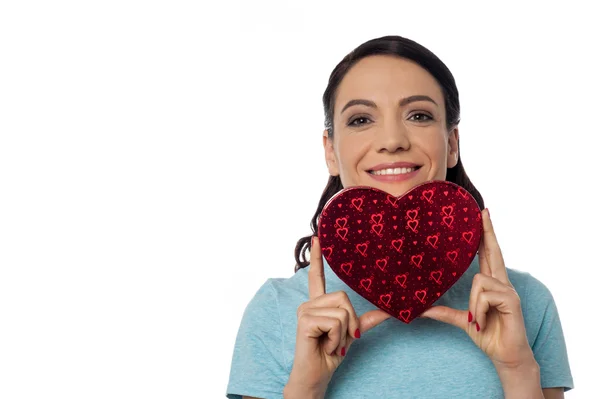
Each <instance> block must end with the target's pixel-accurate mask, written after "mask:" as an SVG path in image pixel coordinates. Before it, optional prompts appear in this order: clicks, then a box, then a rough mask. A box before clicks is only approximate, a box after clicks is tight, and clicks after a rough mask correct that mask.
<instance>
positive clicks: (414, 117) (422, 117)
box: [408, 112, 433, 122]
mask: <svg viewBox="0 0 600 399" xmlns="http://www.w3.org/2000/svg"><path fill="white" fill-rule="evenodd" d="M408 119H409V120H412V121H416V122H425V121H428V120H433V118H432V117H431V116H429V115H427V114H424V113H422V112H418V113H416V114H412V115H411V116H410V118H408Z"/></svg>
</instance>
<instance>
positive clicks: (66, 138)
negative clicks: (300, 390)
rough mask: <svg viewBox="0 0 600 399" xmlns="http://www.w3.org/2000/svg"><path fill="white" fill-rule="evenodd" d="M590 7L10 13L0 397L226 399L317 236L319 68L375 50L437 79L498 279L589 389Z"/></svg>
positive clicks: (3, 18) (596, 65) (175, 7)
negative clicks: (235, 365)
mask: <svg viewBox="0 0 600 399" xmlns="http://www.w3.org/2000/svg"><path fill="white" fill-rule="evenodd" d="M590 3H591V2H590ZM587 4H588V3H587V2H583V1H581V2H578V1H568V2H560V3H559V2H556V3H553V4H552V5H549V4H547V2H546V3H542V2H540V3H539V4H538V3H533V2H531V3H525V2H519V3H517V2H513V3H511V2H506V1H505V2H502V3H498V4H493V5H492V4H489V5H488V4H487V3H485V4H484V3H482V2H460V3H459V2H445V1H438V2H431V1H419V2H416V1H411V2H408V1H370V2H366V1H362V2H358V1H328V2H322V3H321V2H319V3H317V2H306V1H303V2H300V1H296V2H289V1H275V0H273V1H252V2H241V3H237V2H219V4H213V3H210V2H206V3H202V2H193V1H187V2H183V1H169V2H167V1H145V2H142V1H129V0H127V1H126V0H121V1H103V2H76V1H57V2H40V1H37V2H34V1H19V2H3V3H2V5H1V6H0V397H2V398H7V399H13V398H47V397H60V398H106V397H112V398H133V397H136V398H142V397H143V398H219V397H224V395H225V389H226V384H227V380H228V374H229V366H230V361H231V355H232V350H233V344H234V341H235V336H236V333H237V329H238V326H239V322H240V320H241V317H242V313H243V311H244V308H245V307H246V305H247V303H248V301H249V300H250V299H251V298H252V296H253V295H254V293H255V292H256V291H257V290H258V288H259V287H260V286H261V284H263V283H264V282H265V280H266V279H267V278H270V277H289V276H291V275H292V274H293V267H294V257H293V249H294V246H295V244H296V240H297V239H298V238H300V237H301V236H303V235H306V234H309V233H310V230H309V221H310V218H311V216H312V214H313V212H314V210H315V208H316V206H317V201H318V199H319V197H320V194H321V191H322V189H323V188H324V186H325V182H326V180H327V176H328V175H327V170H326V168H325V162H324V158H323V150H322V144H321V134H322V131H323V109H322V104H321V96H322V94H323V91H324V90H325V87H326V84H327V79H328V77H329V73H330V72H331V70H332V69H333V68H334V67H335V65H336V64H337V63H338V62H339V61H340V60H341V59H342V58H343V57H344V56H345V55H346V54H347V53H348V52H350V51H351V50H352V49H353V48H354V47H356V46H358V45H359V44H361V43H362V42H364V41H366V40H369V39H372V38H375V37H379V36H384V35H390V34H392V35H395V34H397V35H402V36H406V37H408V38H411V39H413V40H416V41H417V42H419V43H421V44H423V45H424V46H426V47H428V48H429V49H430V50H432V51H433V52H434V53H436V54H437V55H438V56H439V57H440V58H441V59H442V60H443V61H444V62H445V63H446V64H447V65H448V67H449V68H450V70H451V71H452V72H453V74H454V76H455V78H456V81H457V84H458V88H459V91H460V98H461V105H462V122H461V124H460V133H461V154H462V159H463V162H464V164H465V167H466V170H467V172H468V173H469V175H470V177H471V179H472V180H473V182H474V183H475V184H476V186H477V187H478V188H479V190H480V192H481V193H482V194H483V196H484V198H485V201H486V205H487V206H488V207H489V208H490V211H491V215H492V218H493V221H494V224H495V228H496V233H497V236H498V240H499V242H500V245H501V248H502V250H503V253H504V256H505V260H506V264H507V266H508V267H511V268H515V269H520V270H525V271H528V272H530V273H531V274H533V275H534V276H535V277H537V278H538V279H540V280H541V281H542V282H544V283H545V284H546V285H547V286H548V287H549V288H550V290H551V291H552V293H553V295H554V298H555V300H556V302H557V305H558V308H559V311H560V315H561V319H562V324H563V329H564V332H565V336H566V340H567V347H568V351H569V358H570V362H571V368H572V372H573V375H574V378H575V385H576V388H575V390H573V391H572V392H571V393H569V394H567V397H569V398H589V397H592V396H594V395H595V394H596V391H597V370H598V363H597V361H598V356H599V355H600V351H599V349H598V341H597V336H598V332H597V330H596V327H595V326H596V325H597V320H595V318H596V316H597V312H596V310H595V307H596V305H595V302H596V299H595V298H594V297H595V295H596V292H597V287H598V281H599V279H600V273H599V272H598V268H599V266H600V262H599V260H598V255H597V251H598V239H599V238H600V234H599V233H598V226H599V222H600V217H599V216H598V214H599V210H598V206H599V205H600V201H599V200H598V197H597V193H598V180H599V179H598V176H597V171H596V170H597V168H598V159H599V157H600V153H599V151H600V150H599V144H600V141H599V139H598V136H599V134H600V128H599V123H598V108H599V105H600V101H598V93H599V92H600V79H599V78H598V71H599V70H600V62H599V61H598V54H597V50H596V48H597V38H598V37H600V30H599V29H598V27H597V26H598V25H597V21H596V20H595V17H594V16H595V15H596V14H595V13H594V10H593V9H592V6H589V5H587Z"/></svg>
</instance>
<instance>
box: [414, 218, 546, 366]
mask: <svg viewBox="0 0 600 399" xmlns="http://www.w3.org/2000/svg"><path fill="white" fill-rule="evenodd" d="M482 218H483V238H482V240H481V243H480V246H479V265H480V273H478V274H476V275H475V277H474V278H473V286H472V288H471V296H470V298H469V309H468V310H457V309H452V308H449V307H446V306H434V307H432V308H430V309H428V310H427V311H425V312H424V313H423V314H422V315H421V317H427V318H430V319H435V320H438V321H442V322H445V323H449V324H452V325H454V326H456V327H459V328H461V329H463V330H464V331H466V332H467V334H469V336H470V337H471V339H473V342H475V344H476V345H477V346H478V347H479V348H481V350H483V351H484V352H485V353H486V354H487V355H488V356H489V357H490V359H491V360H492V362H493V363H494V366H496V369H497V370H498V371H499V372H500V371H502V370H514V369H518V368H523V367H528V366H531V365H532V364H535V359H534V357H533V352H532V350H531V348H530V346H529V343H528V341H527V334H526V331H525V322H524V320H523V313H522V311H521V300H520V298H519V295H518V294H517V291H516V290H515V289H514V287H513V286H512V284H511V282H510V280H509V279H508V274H507V272H506V267H505V266H504V259H503V258H502V253H501V251H500V246H499V245H498V241H497V240H496V234H495V233H494V229H493V226H492V221H491V220H490V216H489V211H488V210H487V209H486V210H484V211H483V212H482Z"/></svg>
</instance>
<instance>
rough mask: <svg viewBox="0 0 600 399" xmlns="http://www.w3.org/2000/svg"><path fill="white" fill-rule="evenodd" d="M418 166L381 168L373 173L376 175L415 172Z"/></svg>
mask: <svg viewBox="0 0 600 399" xmlns="http://www.w3.org/2000/svg"><path fill="white" fill-rule="evenodd" d="M416 169H417V168H395V169H381V170H374V171H372V172H371V173H372V174H374V175H404V174H406V173H410V172H414V171H415V170H416Z"/></svg>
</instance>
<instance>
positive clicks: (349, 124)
mask: <svg viewBox="0 0 600 399" xmlns="http://www.w3.org/2000/svg"><path fill="white" fill-rule="evenodd" d="M369 120H370V119H369V118H367V117H366V116H359V117H358V118H354V119H352V120H351V121H350V122H348V126H355V127H359V126H362V125H364V124H366V122H364V121H369ZM357 121H358V123H355V122H357Z"/></svg>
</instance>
